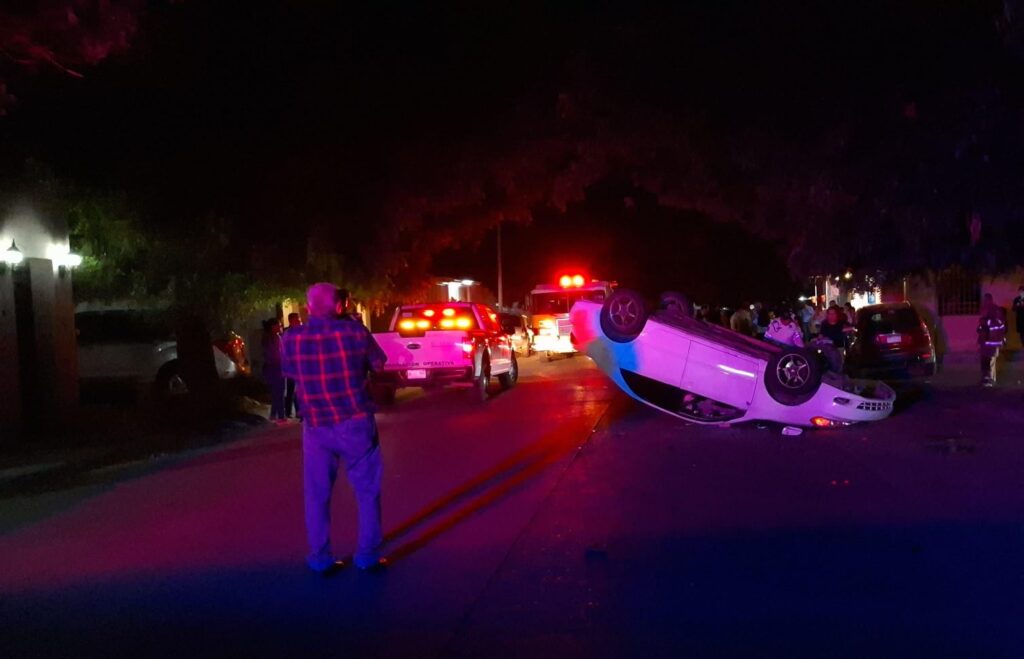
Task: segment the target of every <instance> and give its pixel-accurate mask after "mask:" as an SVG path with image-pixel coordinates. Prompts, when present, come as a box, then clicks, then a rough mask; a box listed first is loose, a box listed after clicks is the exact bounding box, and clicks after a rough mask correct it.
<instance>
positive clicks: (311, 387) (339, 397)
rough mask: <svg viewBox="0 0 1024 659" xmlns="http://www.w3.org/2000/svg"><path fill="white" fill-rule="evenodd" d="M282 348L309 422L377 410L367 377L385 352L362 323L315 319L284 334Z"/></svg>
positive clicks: (288, 373) (284, 363)
mask: <svg viewBox="0 0 1024 659" xmlns="http://www.w3.org/2000/svg"><path fill="white" fill-rule="evenodd" d="M281 352H282V360H281V361H282V369H283V372H284V376H285V377H288V378H291V379H292V380H295V391H296V393H297V394H298V396H299V400H300V401H301V402H302V416H303V419H304V421H305V423H307V424H309V425H310V426H330V425H335V424H338V423H341V422H342V421H345V420H346V419H350V418H352V417H353V416H358V415H360V414H368V413H370V412H373V411H374V407H373V401H372V400H371V398H370V390H369V386H368V383H367V377H366V376H367V373H368V372H369V371H370V370H371V369H374V370H376V369H380V368H381V367H382V366H383V365H384V361H385V359H386V356H385V355H384V351H383V350H381V349H380V346H378V345H377V342H376V341H374V339H373V336H372V335H371V334H370V332H369V331H368V330H367V329H366V328H365V327H364V326H363V325H362V323H358V322H355V321H351V320H337V319H333V318H330V319H328V318H310V320H309V323H308V324H306V325H302V326H300V327H295V328H292V329H289V330H288V332H286V333H285V335H284V340H283V346H282V351H281Z"/></svg>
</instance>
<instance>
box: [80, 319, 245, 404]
mask: <svg viewBox="0 0 1024 659" xmlns="http://www.w3.org/2000/svg"><path fill="white" fill-rule="evenodd" d="M75 328H76V330H77V332H78V375H79V379H81V380H83V381H87V382H89V381H106V382H123V383H129V384H141V385H152V386H153V388H154V389H155V391H156V393H157V394H158V395H166V396H173V395H179V394H183V393H186V392H187V391H188V388H187V386H186V385H185V380H184V378H183V377H182V375H181V368H180V363H179V361H178V344H177V341H175V339H174V333H173V331H172V330H171V328H170V326H169V325H167V324H166V323H165V322H163V320H162V319H161V318H160V316H159V314H156V313H154V312H150V311H145V310H137V309H115V310H104V311H80V312H78V313H76V314H75ZM236 339H237V342H232V343H233V345H231V346H230V349H231V350H232V351H233V352H235V353H236V354H238V355H241V356H242V357H244V355H245V344H244V342H242V343H241V344H239V343H238V342H241V338H240V337H236ZM211 350H213V357H214V363H215V365H216V368H217V374H218V375H219V376H220V377H221V378H222V379H226V378H232V377H235V376H236V375H238V374H239V372H241V371H242V369H240V368H239V365H238V364H236V363H235V362H234V361H233V360H232V359H231V358H230V357H229V356H228V354H227V353H226V352H224V351H222V350H220V349H218V348H216V347H214V346H211ZM245 363H246V364H247V363H248V360H246V362H245Z"/></svg>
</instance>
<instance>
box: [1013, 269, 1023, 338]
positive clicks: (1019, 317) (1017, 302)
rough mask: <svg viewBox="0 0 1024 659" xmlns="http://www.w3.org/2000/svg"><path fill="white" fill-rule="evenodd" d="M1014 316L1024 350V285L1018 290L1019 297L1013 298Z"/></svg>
mask: <svg viewBox="0 0 1024 659" xmlns="http://www.w3.org/2000/svg"><path fill="white" fill-rule="evenodd" d="M1013 315H1014V320H1015V321H1016V322H1017V335H1018V336H1020V345H1021V348H1022V349H1024V284H1021V285H1020V287H1019V288H1018V289H1017V297H1015V298H1013Z"/></svg>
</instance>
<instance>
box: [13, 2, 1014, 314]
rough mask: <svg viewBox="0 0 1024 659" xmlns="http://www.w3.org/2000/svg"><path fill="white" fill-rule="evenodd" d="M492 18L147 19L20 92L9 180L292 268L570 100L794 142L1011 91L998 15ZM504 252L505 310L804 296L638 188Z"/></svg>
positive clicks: (725, 7)
mask: <svg viewBox="0 0 1024 659" xmlns="http://www.w3.org/2000/svg"><path fill="white" fill-rule="evenodd" d="M486 4H490V3H470V2H461V3H444V4H443V6H441V5H439V4H438V3H393V2H384V3H352V4H351V5H347V4H343V3H337V2H328V1H322V2H304V3H294V2H269V3H250V2H244V3H243V2H212V3H211V2H199V1H186V2H176V3H167V2H151V3H148V4H147V5H146V8H145V10H144V12H143V13H142V14H141V16H140V30H139V33H138V35H137V36H136V37H135V40H134V42H133V44H132V47H131V49H130V50H129V51H128V52H126V53H124V54H121V55H117V56H114V57H111V58H109V59H107V60H106V61H103V62H101V63H100V64H98V65H97V66H95V67H93V68H90V69H88V70H87V71H86V75H85V78H84V79H82V80H75V79H72V78H67V77H60V76H58V75H55V74H50V73H43V74H39V75H36V76H33V77H26V78H23V79H20V80H18V81H16V82H17V87H16V88H15V89H13V91H14V92H16V94H17V96H18V99H19V100H18V104H17V106H15V108H13V109H12V111H11V113H10V115H9V116H8V117H6V118H3V119H0V140H2V156H0V157H2V162H0V164H2V170H0V171H2V172H3V173H4V174H5V175H8V176H11V175H14V174H16V173H17V172H18V171H19V170H20V168H21V167H22V165H23V163H24V162H25V160H26V159H28V158H31V159H34V160H35V161H37V162H40V163H43V164H45V165H46V166H48V167H50V168H52V169H53V171H54V172H55V173H56V174H57V175H59V176H62V177H67V178H69V179H72V180H74V181H77V182H80V183H82V184H84V185H89V186H96V187H100V188H108V189H118V190H126V191H127V192H128V193H129V195H130V197H131V198H132V200H133V202H134V203H135V204H136V205H137V207H138V208H140V209H142V211H143V212H142V215H143V216H144V217H145V218H146V220H145V221H146V222H151V223H154V225H156V224H161V223H162V225H163V226H169V225H174V224H175V223H180V222H182V218H196V217H201V216H203V215H204V214H206V213H209V212H215V213H218V214H222V215H226V216H229V217H232V218H235V219H236V220H238V221H239V222H240V223H241V224H242V225H243V226H244V227H245V229H246V231H247V232H248V233H251V234H252V235H255V236H258V237H260V239H262V240H269V241H279V242H280V243H281V245H282V258H300V255H301V253H302V249H303V245H304V243H305V231H306V230H307V229H308V228H309V227H311V226H316V225H318V224H332V225H335V226H338V227H341V231H340V235H342V236H344V237H345V240H347V241H349V242H351V243H352V244H354V245H360V244H366V245H369V243H370V240H371V236H372V232H371V231H370V229H369V228H368V227H370V226H371V225H372V224H373V223H374V221H375V219H376V218H377V217H378V216H379V214H380V213H381V212H382V209H383V208H385V207H386V205H387V202H388V198H389V195H391V194H393V190H394V189H395V187H396V185H401V184H404V183H405V182H406V181H407V180H408V179H409V178H410V177H415V176H416V175H417V172H427V171H432V172H434V171H436V170H438V169H439V168H440V169H441V171H443V168H444V166H445V162H446V161H445V157H447V155H448V151H447V149H446V148H445V147H447V146H452V147H453V148H454V147H455V146H457V145H464V144H476V145H478V148H479V149H481V150H482V151H483V152H485V153H486V151H487V148H488V144H489V139H490V137H491V136H492V135H493V134H495V133H500V132H501V130H502V127H503V122H506V121H507V120H508V117H509V116H510V113H511V112H522V111H523V109H524V108H526V109H527V111H529V109H530V108H537V109H541V110H545V111H546V109H553V108H554V104H555V99H556V98H557V97H558V94H559V93H560V92H561V91H562V90H564V89H567V88H572V89H574V90H580V89H583V90H588V91H593V92H594V93H595V94H600V95H601V96H602V97H603V98H608V99H612V100H613V101H615V102H616V103H618V102H621V103H619V104H618V105H615V106H614V107H627V106H637V105H642V106H644V107H649V108H654V109H656V110H657V111H658V112H661V113H665V114H667V115H669V116H672V117H678V121H679V122H682V123H689V124H691V125H694V126H699V127H701V130H705V131H706V132H707V135H708V136H709V137H708V140H709V141H712V142H713V141H714V140H715V139H717V138H716V137H715V136H721V135H731V136H735V135H746V134H748V133H749V134H751V135H753V136H755V137H754V138H753V139H757V140H764V141H765V143H768V142H773V143H774V142H781V143H786V144H794V145H799V144H801V143H802V142H804V141H809V140H814V139H818V138H819V137H820V136H821V135H822V134H823V133H825V132H827V131H829V130H832V129H833V128H834V127H835V126H836V125H847V126H853V129H852V130H854V131H871V130H873V128H874V127H875V126H876V125H878V126H882V125H885V124H886V123H887V122H892V121H894V120H895V119H899V118H901V116H902V115H904V114H906V113H907V112H911V111H916V108H918V107H920V108H922V109H925V110H926V109H927V108H928V107H929V106H930V105H935V104H941V103H942V102H944V101H945V100H946V99H948V98H949V97H950V96H951V95H954V94H956V93H957V90H960V89H962V88H964V87H965V86H970V85H976V84H978V83H979V81H981V82H984V80H985V79H986V78H989V77H993V76H1000V75H1004V73H1005V72H1003V71H1001V69H1000V66H1001V65H999V64H998V62H1001V61H1003V60H1002V59H1000V53H1001V52H1003V44H1002V42H1001V41H1000V39H999V38H998V35H997V34H996V31H995V29H994V27H993V16H994V15H998V13H999V12H998V8H999V6H1000V3H994V4H992V3H985V2H962V3H953V2H943V3H936V2H924V1H922V2H870V1H869V2H856V3H833V2H823V3H816V4H815V3H805V2H764V3H758V2H704V3H666V4H665V5H659V4H657V3H651V4H644V5H643V6H642V7H638V6H636V4H637V3H612V2H603V3H595V2H551V3H541V2H528V3H513V4H512V5H500V6H499V5H497V4H495V6H489V7H486V8H485V7H484V6H483V5H486ZM940 5H941V7H940ZM908 108H914V110H908ZM894 118H895V119H894ZM612 120H613V121H618V122H628V121H629V120H630V117H629V116H615V117H612ZM434 146H437V149H436V156H437V157H436V158H435V157H433V152H432V148H433V147H434ZM410 163H411V165H410ZM726 178H727V177H726ZM780 221H783V222H784V218H783V219H782V220H780ZM506 236H507V238H506V246H507V248H508V249H507V251H506V261H507V263H508V267H507V276H508V283H507V287H508V293H509V297H513V298H514V297H519V296H521V295H523V294H524V293H525V292H526V290H528V289H529V287H530V286H532V285H533V284H535V283H537V282H539V281H542V280H545V279H550V277H551V276H553V274H554V273H555V272H557V270H558V269H560V268H562V267H563V266H565V265H568V264H569V263H571V264H573V265H578V266H580V267H584V268H587V269H588V270H589V273H588V274H592V275H594V276H598V277H608V278H614V279H618V280H619V281H620V282H622V283H626V284H630V285H634V286H637V287H640V288H643V289H645V290H648V289H649V290H654V289H657V288H660V287H662V282H664V287H670V288H684V289H686V290H687V292H690V293H691V294H692V295H694V296H695V297H697V298H700V299H707V300H708V301H711V300H710V299H711V298H721V301H722V302H728V303H732V302H736V301H740V300H741V299H743V298H748V297H749V296H771V295H781V294H783V293H788V292H790V291H792V290H796V286H794V285H793V284H791V283H790V279H789V277H790V275H789V273H788V272H787V271H786V265H785V262H784V255H782V254H779V253H777V251H778V250H777V249H776V246H775V245H774V244H773V243H772V241H771V240H770V239H769V240H764V239H762V238H758V237H755V236H753V235H748V234H746V233H745V232H744V231H743V230H742V229H740V228H739V227H736V226H730V225H726V224H723V223H720V222H715V221H714V220H712V219H709V218H707V217H704V216H701V215H700V214H698V213H687V212H685V211H679V210H671V209H665V208H662V207H660V206H659V204H658V200H657V198H656V197H652V196H650V195H649V194H646V193H644V192H642V191H637V190H635V189H633V187H632V185H631V182H630V180H629V178H628V176H622V177H615V176H611V177H609V178H608V179H606V180H603V181H601V182H600V183H599V184H598V185H595V186H593V187H592V189H591V190H590V193H589V195H588V198H587V199H586V200H585V201H584V202H582V203H578V204H574V205H572V206H571V207H570V208H569V209H567V211H566V212H564V213H563V212H561V211H559V210H553V209H550V208H538V209H536V211H535V212H534V217H533V221H532V223H530V224H529V225H520V226H513V227H509V228H508V229H507V230H506ZM493 240H494V238H493V232H491V233H488V234H487V235H485V236H484V237H483V238H482V240H481V241H479V242H477V241H472V242H471V244H469V245H467V246H465V247H464V248H463V249H456V250H450V251H448V252H446V253H444V254H441V255H440V256H439V258H438V259H437V260H436V262H435V263H434V265H433V269H434V270H435V273H436V274H446V275H448V274H450V275H457V276H474V277H478V278H481V279H483V280H484V282H485V283H487V284H489V285H490V286H492V287H493V279H494V267H493V263H492V260H491V258H490V256H489V254H490V253H492V250H493ZM840 267H842V266H840ZM716 301H718V300H716Z"/></svg>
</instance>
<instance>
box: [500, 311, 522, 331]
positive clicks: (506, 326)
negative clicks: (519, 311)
mask: <svg viewBox="0 0 1024 659" xmlns="http://www.w3.org/2000/svg"><path fill="white" fill-rule="evenodd" d="M498 322H500V323H501V328H502V329H503V330H505V331H506V332H511V331H513V330H515V329H516V328H517V327H522V326H523V317H522V316H517V315H515V314H510V313H500V314H498Z"/></svg>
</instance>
